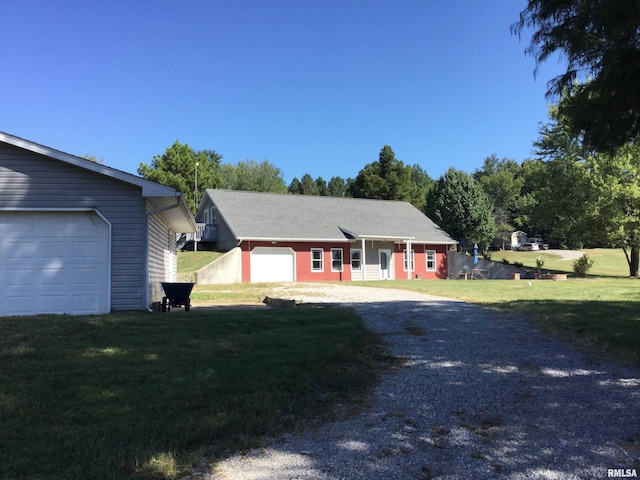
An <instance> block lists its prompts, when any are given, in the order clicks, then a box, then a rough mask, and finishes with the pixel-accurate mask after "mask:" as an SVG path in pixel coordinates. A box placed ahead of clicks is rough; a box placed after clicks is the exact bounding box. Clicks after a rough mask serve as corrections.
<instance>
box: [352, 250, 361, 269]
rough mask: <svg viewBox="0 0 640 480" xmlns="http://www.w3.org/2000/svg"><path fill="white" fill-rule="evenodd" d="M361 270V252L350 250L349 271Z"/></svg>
mask: <svg viewBox="0 0 640 480" xmlns="http://www.w3.org/2000/svg"><path fill="white" fill-rule="evenodd" d="M361 270H362V250H357V249H356V250H351V271H352V272H359V271H361Z"/></svg>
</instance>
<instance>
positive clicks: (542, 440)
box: [191, 284, 640, 480]
mask: <svg viewBox="0 0 640 480" xmlns="http://www.w3.org/2000/svg"><path fill="white" fill-rule="evenodd" d="M278 296H279V297H282V298H293V299H295V300H297V301H305V302H314V303H333V302H338V303H343V304H349V305H352V306H353V307H354V308H356V309H357V311H358V312H359V313H360V314H361V315H362V316H363V318H364V319H365V321H366V323H367V325H368V327H369V328H371V329H372V330H374V331H376V332H378V333H380V334H381V335H382V336H383V338H384V339H385V341H386V342H387V344H388V348H389V351H390V352H391V353H392V354H394V355H397V356H399V357H401V358H402V359H403V362H402V364H401V365H400V367H398V368H396V369H393V370H392V371H391V372H390V373H388V374H387V375H385V376H384V377H383V378H382V379H381V381H380V382H379V383H378V385H377V386H376V387H375V388H374V390H373V391H372V392H371V397H370V399H369V401H368V402H367V404H366V405H363V406H362V408H361V410H360V411H358V412H356V413H350V414H342V415H340V414H338V415H337V416H336V419H335V420H334V421H331V422H329V423H327V424H324V425H322V426H320V427H319V428H314V429H310V430H309V431H308V432H305V433H303V434H300V435H293V434H289V435H284V436H282V437H279V438H275V439H273V441H272V442H271V443H270V444H269V445H268V446H267V447H265V448H262V449H257V450H253V451H250V452H246V453H238V454H236V455H233V456H231V457H229V458H226V459H224V460H223V461H221V462H220V463H218V464H217V465H215V466H210V465H209V466H207V469H208V471H209V472H213V473H206V474H205V473H199V474H197V475H194V476H192V477H191V478H193V479H195V478H202V479H205V478H206V479H210V480H213V479H216V480H217V479H237V480H266V479H285V480H293V479H305V480H306V479H308V480H338V479H367V480H378V479H379V480H391V479H398V480H400V479H402V480H410V479H416V480H418V479H419V480H426V479H436V478H437V479H456V480H458V479H460V480H462V479H465V480H466V479H492V478H500V479H513V480H520V479H523V480H524V479H604V478H609V475H610V473H611V472H609V469H630V470H628V471H627V472H629V473H633V472H640V423H639V420H640V370H639V369H638V368H636V367H629V366H621V365H617V364H615V363H610V362H608V361H603V360H598V359H596V358H595V357H591V356H588V355H587V354H585V353H582V352H580V351H577V350H576V349H575V348H573V347H571V346H569V345H566V344H564V343H562V342H560V341H558V340H555V339H553V338H551V337H548V336H546V335H545V334H543V333H541V332H540V331H539V330H537V329H536V328H535V327H534V326H533V325H531V324H530V323H528V322H526V321H524V320H519V319H514V318H507V317H506V316H502V315H501V314H499V313H496V312H495V311H491V310H487V309H484V308H481V307H478V306H475V305H471V304H467V303H463V302H458V301H453V300H449V299H445V298H439V297H433V296H428V295H423V294H418V293H413V292H407V291H401V290H392V289H377V288H365V287H354V286H344V285H315V284H314V285H304V286H302V285H298V284H296V285H295V286H292V287H291V289H283V290H282V291H280V292H278ZM634 469H635V470H634Z"/></svg>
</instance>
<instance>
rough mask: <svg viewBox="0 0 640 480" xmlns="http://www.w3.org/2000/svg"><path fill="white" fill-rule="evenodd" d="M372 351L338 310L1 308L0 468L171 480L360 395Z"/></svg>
mask: <svg viewBox="0 0 640 480" xmlns="http://www.w3.org/2000/svg"><path fill="white" fill-rule="evenodd" d="M381 352H382V347H381V346H380V343H379V341H378V339H377V338H376V337H375V336H374V335H373V334H372V333H370V332H368V331H367V330H366V329H365V328H364V326H363V323H362V321H361V320H360V319H359V318H358V317H357V316H356V315H355V313H354V312H353V311H351V310H349V309H341V308H329V307H326V308H313V307H311V306H303V307H299V308H296V309H292V310H272V309H264V310H259V311H258V310H255V311H254V310H251V311H247V310H223V311H220V310H218V311H215V312H214V311H213V310H206V309H202V310H200V311H191V312H189V313H185V312H175V313H171V314H164V315H160V314H147V313H128V314H113V315H105V316H87V317H82V316H80V317H69V316H39V317H31V318H24V317H21V318H1V319H0V478H15V479H20V478H28V479H80V478H81V479H111V478H112V479H120V478H129V479H151V478H154V479H158V478H174V477H177V476H180V475H183V474H185V473H188V472H189V471H191V470H192V469H193V468H194V466H195V465H197V464H198V462H199V461H200V460H201V458H202V456H203V455H207V456H208V457H210V458H213V459H215V458H216V456H218V455H220V454H222V453H223V452H225V451H228V450H236V449H242V448H249V447H253V446H257V445H259V444H260V443H261V442H262V441H263V439H264V438H265V436H266V435H271V434H276V433H278V432H282V431H285V430H290V429H294V428H296V426H300V425H301V424H302V422H308V421H312V420H313V419H314V418H317V417H318V416H322V415H325V414H327V413H328V412H329V411H330V409H331V406H332V405H333V404H335V402H345V401H349V400H354V399H357V398H358V396H359V395H361V394H362V393H363V392H364V391H365V390H366V388H367V386H369V385H371V382H372V381H373V380H374V378H375V375H376V373H375V372H377V371H379V361H380V360H381V359H382V358H383V356H382V353H381Z"/></svg>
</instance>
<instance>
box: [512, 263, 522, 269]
mask: <svg viewBox="0 0 640 480" xmlns="http://www.w3.org/2000/svg"><path fill="white" fill-rule="evenodd" d="M513 265H514V266H515V267H516V268H523V267H524V263H522V262H513Z"/></svg>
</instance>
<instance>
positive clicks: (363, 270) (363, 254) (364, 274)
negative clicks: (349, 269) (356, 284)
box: [360, 238, 367, 281]
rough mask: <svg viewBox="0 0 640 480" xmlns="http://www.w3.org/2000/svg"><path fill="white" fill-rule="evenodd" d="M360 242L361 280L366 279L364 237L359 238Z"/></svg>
mask: <svg viewBox="0 0 640 480" xmlns="http://www.w3.org/2000/svg"><path fill="white" fill-rule="evenodd" d="M360 241H361V242H362V280H363V281H364V280H366V279H367V252H365V250H364V249H365V243H366V242H365V241H364V238H362V239H360Z"/></svg>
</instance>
